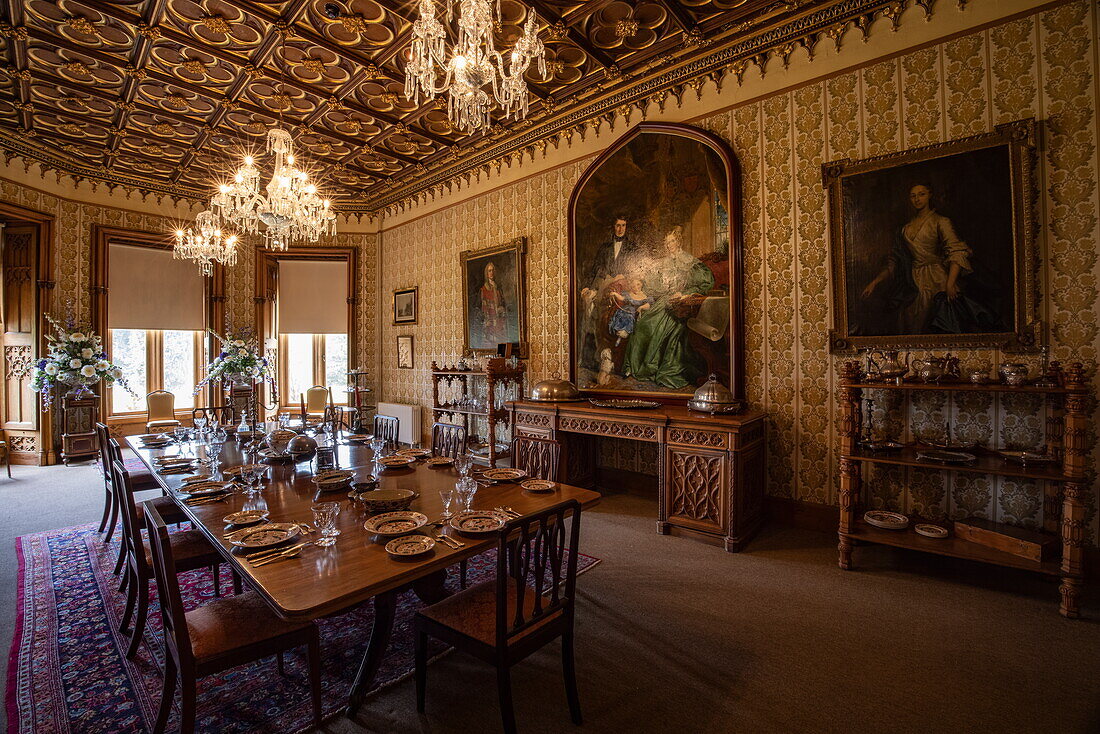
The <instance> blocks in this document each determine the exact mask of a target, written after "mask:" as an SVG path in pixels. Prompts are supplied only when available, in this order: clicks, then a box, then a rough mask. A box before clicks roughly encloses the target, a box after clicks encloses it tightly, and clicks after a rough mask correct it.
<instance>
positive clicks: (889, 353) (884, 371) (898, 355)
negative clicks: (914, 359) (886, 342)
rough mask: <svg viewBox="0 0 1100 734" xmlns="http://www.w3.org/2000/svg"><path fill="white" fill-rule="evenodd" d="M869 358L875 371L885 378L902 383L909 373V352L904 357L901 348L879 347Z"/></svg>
mask: <svg viewBox="0 0 1100 734" xmlns="http://www.w3.org/2000/svg"><path fill="white" fill-rule="evenodd" d="M876 357H877V358H878V359H876ZM868 359H869V360H870V363H871V365H873V366H874V369H875V373H876V374H877V375H878V376H879V377H880V378H882V379H883V380H887V381H890V380H896V381H897V383H898V384H899V385H900V384H901V381H902V379H903V378H904V377H905V376H906V375H907V374H908V373H909V352H905V356H904V357H903V356H902V352H901V350H900V349H879V350H876V351H873V352H871V353H870V355H868ZM879 360H881V361H879Z"/></svg>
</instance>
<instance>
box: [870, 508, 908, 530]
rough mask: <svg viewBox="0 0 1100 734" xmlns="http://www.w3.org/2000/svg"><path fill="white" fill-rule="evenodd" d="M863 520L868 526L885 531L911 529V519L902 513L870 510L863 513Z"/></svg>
mask: <svg viewBox="0 0 1100 734" xmlns="http://www.w3.org/2000/svg"><path fill="white" fill-rule="evenodd" d="M863 520H864V522H866V523H867V524H868V525H874V526H875V527H876V528H882V529H883V530H905V528H907V527H909V518H908V517H906V516H905V515H903V514H901V513H900V512H890V511H888V510H870V511H868V512H865V513H863Z"/></svg>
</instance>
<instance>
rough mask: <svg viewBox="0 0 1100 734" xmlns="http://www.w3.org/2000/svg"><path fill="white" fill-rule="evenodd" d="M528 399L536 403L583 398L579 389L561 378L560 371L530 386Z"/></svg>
mask: <svg viewBox="0 0 1100 734" xmlns="http://www.w3.org/2000/svg"><path fill="white" fill-rule="evenodd" d="M529 399H530V400H533V401H535V402H537V403H560V402H567V401H571V400H583V398H582V397H581V391H580V390H578V389H577V386H576V385H574V384H573V383H572V382H570V381H569V380H563V379H561V373H560V372H555V373H554V374H553V375H552V376H551V377H550V378H549V379H547V380H542V381H541V382H539V383H537V384H536V385H535V386H534V387H532V388H531V394H530V396H529Z"/></svg>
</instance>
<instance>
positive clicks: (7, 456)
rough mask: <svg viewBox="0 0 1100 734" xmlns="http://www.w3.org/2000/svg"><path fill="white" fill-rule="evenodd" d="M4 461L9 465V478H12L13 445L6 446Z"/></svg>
mask: <svg viewBox="0 0 1100 734" xmlns="http://www.w3.org/2000/svg"><path fill="white" fill-rule="evenodd" d="M4 463H5V464H7V466H8V479H11V446H5V447H4Z"/></svg>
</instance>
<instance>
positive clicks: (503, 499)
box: [127, 436, 600, 619]
mask: <svg viewBox="0 0 1100 734" xmlns="http://www.w3.org/2000/svg"><path fill="white" fill-rule="evenodd" d="M140 438H141V437H140V436H130V437H128V438H127V444H128V445H129V446H130V448H131V449H132V450H133V451H134V452H135V453H136V454H137V455H138V456H139V457H141V459H142V461H144V462H145V464H146V465H147V466H148V467H149V468H150V470H151V471H152V472H153V475H154V476H155V477H156V480H157V482H158V483H159V484H160V485H161V487H162V488H164V490H165V491H166V492H167V493H168V494H169V495H170V496H172V497H173V498H175V499H176V500H177V503H178V504H179V505H180V506H181V507H182V508H183V511H184V512H185V513H186V514H187V515H188V517H190V518H191V520H192V521H193V522H194V524H195V527H197V528H198V529H199V530H201V531H202V532H203V533H204V534H205V535H206V536H207V537H208V538H209V539H210V541H211V542H212V543H213V544H214V546H215V547H217V548H218V549H219V550H220V551H221V552H222V553H223V555H224V556H225V557H226V558H227V559H229V560H230V562H231V563H233V564H234V566H235V568H236V569H237V571H238V572H239V573H241V574H242V575H243V576H245V577H247V578H248V579H250V580H251V586H252V587H253V588H255V589H256V590H257V591H258V592H259V593H260V594H262V595H263V596H264V597H265V598H266V599H267V601H268V602H269V603H270V604H271V606H272V608H273V609H274V610H275V611H276V612H277V613H279V614H280V615H281V616H283V617H285V618H287V619H316V618H318V617H322V616H325V615H328V614H332V613H334V612H338V611H341V610H343V609H346V608H348V607H351V606H353V605H355V604H358V603H360V602H362V601H365V600H367V599H370V598H371V597H374V596H376V595H377V594H380V593H382V592H385V591H389V590H391V589H395V588H397V587H400V586H403V585H405V584H408V583H410V582H411V581H414V580H416V579H419V578H422V577H424V576H426V575H428V574H431V573H434V572H437V571H441V570H442V569H445V568H448V567H450V566H452V565H454V564H457V563H458V562H459V561H460V560H462V559H464V558H469V557H471V556H475V555H477V554H479V553H482V552H484V551H486V550H488V549H490V548H492V547H494V546H495V545H496V542H497V541H496V536H495V535H491V536H489V537H486V538H478V537H473V536H467V535H458V534H457V533H455V532H454V531H453V530H449V531H448V534H451V535H454V536H455V537H458V538H459V539H460V540H462V542H464V543H465V544H466V545H465V547H463V548H460V549H457V550H455V549H452V548H449V547H448V546H447V545H446V544H444V543H442V542H439V543H436V546H435V548H434V549H432V550H431V551H429V552H428V553H426V554H424V555H422V556H417V557H415V558H411V559H395V558H392V557H390V555H389V554H387V553H386V551H385V548H384V545H385V541H386V540H389V538H385V539H383V538H380V537H377V536H374V535H372V534H371V533H369V532H368V531H367V530H365V529H364V528H363V522H364V520H366V518H367V517H369V515H368V514H367V513H366V512H365V510H363V509H361V508H362V503H356V502H352V501H351V500H349V499H348V497H347V490H344V491H336V492H331V493H327V494H324V495H322V496H321V497H320V500H315V495H316V487H315V485H314V484H313V483H312V481H311V478H312V476H313V474H312V472H311V470H310V463H309V462H306V463H304V464H273V465H272V466H271V467H270V471H269V476H270V479H268V480H267V483H266V485H265V489H264V490H263V492H262V493H261V495H260V497H261V499H262V501H263V502H266V504H267V509H268V513H269V519H270V521H271V522H308V523H311V524H312V523H313V513H312V511H311V510H310V506H311V505H313V504H314V502H315V501H338V502H340V516H339V518H338V520H337V527H338V528H339V529H340V532H341V535H340V536H339V537H338V538H337V542H336V544H335V545H333V546H331V547H328V548H322V547H319V546H307V547H306V548H303V549H302V552H301V553H300V554H299V555H298V556H297V557H294V558H288V559H285V560H281V561H278V562H276V563H270V564H267V565H262V566H259V567H256V566H253V565H251V564H250V563H248V561H246V560H245V559H243V558H241V557H240V551H237V550H236V549H235V547H234V546H233V545H232V544H230V543H229V542H228V541H227V540H225V538H224V537H223V535H224V534H225V533H226V532H227V529H226V527H225V525H224V523H223V522H222V518H223V517H224V516H226V515H228V514H229V513H231V512H236V511H238V510H241V509H246V508H245V504H246V502H249V499H248V497H247V496H246V495H245V494H244V493H241V492H237V493H233V494H230V495H228V496H227V498H226V500H225V501H224V502H214V503H210V504H202V505H195V506H191V505H187V504H186V503H183V502H182V501H180V500H181V496H180V494H179V489H180V487H181V485H182V481H183V478H184V477H185V476H188V475H187V474H158V473H156V467H155V465H154V463H153V459H154V458H155V457H158V456H164V455H168V456H172V455H175V454H178V453H179V452H180V448H179V447H178V446H175V445H171V446H169V447H167V448H165V449H149V448H144V447H143V446H142V445H141V440H140ZM371 457H372V452H371V449H370V447H369V446H365V445H364V446H346V445H342V446H340V447H339V448H338V457H337V459H338V464H339V467H340V468H343V469H351V470H353V471H355V474H356V480H358V479H367V478H368V477H369V475H370V464H371ZM221 461H222V466H223V467H228V466H235V465H239V464H244V463H248V462H247V460H246V456H245V454H244V453H243V452H242V451H241V449H240V447H239V446H238V445H237V444H236V443H235V442H234V441H233V440H229V441H226V443H225V446H224V447H223V449H222V454H221ZM458 478H459V475H458V472H457V471H455V470H454V468H451V467H448V468H442V469H432V468H429V467H427V466H425V465H424V464H423V462H418V463H417V464H415V465H414V467H413V468H409V469H398V470H390V469H387V470H386V471H385V472H383V475H382V482H381V485H380V486H381V487H382V488H402V489H413V490H417V491H418V492H420V496H419V497H417V498H416V499H415V500H413V503H412V507H411V508H410V509H413V510H417V511H419V512H422V513H424V514H425V515H427V516H428V518H429V519H432V520H434V519H436V518H438V517H440V515H442V512H443V510H442V501H441V500H440V497H439V490H440V489H442V488H444V487H446V486H452V487H453V486H454V484H455V482H456V481H458ZM568 499H576V500H577V501H578V502H580V503H581V506H582V507H585V508H587V507H591V506H593V505H595V504H596V503H598V502H599V499H600V495H599V494H598V493H596V492H593V491H591V490H587V489H581V488H579V487H572V486H569V485H564V484H560V485H558V488H557V489H556V490H554V491H553V492H549V493H545V494H535V493H531V492H527V491H525V490H524V489H523V488H521V487H520V486H519V485H517V484H503V485H493V486H484V485H483V486H481V487H479V489H478V492H477V496H476V497H475V498H474V500H473V503H472V504H471V507H472V508H473V509H491V508H493V507H498V506H508V507H511V508H512V509H514V510H515V511H516V512H519V513H521V514H527V513H533V512H537V511H539V510H542V509H545V508H547V507H550V506H552V505H555V504H557V503H559V502H562V501H564V500H568ZM255 504H256V500H253V501H251V502H250V503H249V507H248V509H251V508H253V507H254V506H255ZM318 537H320V536H319V534H318V533H317V532H314V533H312V534H310V535H308V536H306V539H307V540H316V539H317V538H318Z"/></svg>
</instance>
